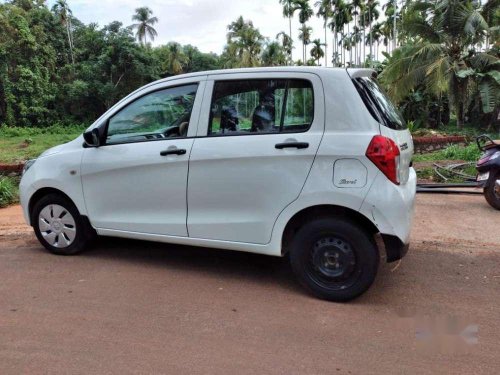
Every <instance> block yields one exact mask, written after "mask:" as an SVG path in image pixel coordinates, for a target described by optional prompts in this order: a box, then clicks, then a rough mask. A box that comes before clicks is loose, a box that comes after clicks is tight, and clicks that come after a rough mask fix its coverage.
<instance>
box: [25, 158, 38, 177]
mask: <svg viewBox="0 0 500 375" xmlns="http://www.w3.org/2000/svg"><path fill="white" fill-rule="evenodd" d="M35 161H36V159H31V160H28V161H26V163H24V167H23V174H25V173H26V172H27V171H28V169H30V168H31V166H32V165H33V164H35Z"/></svg>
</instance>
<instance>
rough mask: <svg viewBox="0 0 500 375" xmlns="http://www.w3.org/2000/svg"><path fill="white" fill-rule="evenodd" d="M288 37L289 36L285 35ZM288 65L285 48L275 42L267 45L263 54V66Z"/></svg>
mask: <svg viewBox="0 0 500 375" xmlns="http://www.w3.org/2000/svg"><path fill="white" fill-rule="evenodd" d="M285 35H286V36H287V37H288V35H287V34H285ZM286 63H287V56H286V53H285V50H284V48H283V46H282V45H281V44H280V43H279V42H277V41H273V42H271V43H269V44H268V45H267V47H266V48H265V49H264V52H262V65H263V66H283V65H286Z"/></svg>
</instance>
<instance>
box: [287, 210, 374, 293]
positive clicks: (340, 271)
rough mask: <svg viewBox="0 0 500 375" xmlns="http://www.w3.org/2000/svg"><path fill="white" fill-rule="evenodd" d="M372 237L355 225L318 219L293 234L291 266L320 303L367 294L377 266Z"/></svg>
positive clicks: (331, 219) (300, 280)
mask: <svg viewBox="0 0 500 375" xmlns="http://www.w3.org/2000/svg"><path fill="white" fill-rule="evenodd" d="M379 260H380V256H379V252H378V248H377V245H376V244H375V241H374V239H373V237H371V236H370V235H369V234H368V233H366V232H365V231H364V230H363V229H362V228H360V227H359V226H358V225H356V224H354V223H352V222H350V221H346V220H341V219H338V218H319V219H315V220H313V221H310V222H308V223H306V224H305V225H304V226H302V227H301V228H300V229H299V231H298V232H297V233H296V235H295V237H294V239H293V240H292V243H291V247H290V263H291V266H292V269H293V271H294V273H295V275H296V276H297V278H298V280H299V282H300V283H301V284H302V285H303V286H304V287H305V288H306V289H308V290H309V291H310V292H312V294H314V295H315V296H316V297H319V298H321V299H325V300H329V301H335V302H345V301H349V300H352V299H354V298H356V297H358V296H360V295H361V294H363V293H364V292H366V291H367V290H368V288H369V287H370V286H371V285H372V284H373V281H374V280H375V276H376V274H377V270H378V265H379Z"/></svg>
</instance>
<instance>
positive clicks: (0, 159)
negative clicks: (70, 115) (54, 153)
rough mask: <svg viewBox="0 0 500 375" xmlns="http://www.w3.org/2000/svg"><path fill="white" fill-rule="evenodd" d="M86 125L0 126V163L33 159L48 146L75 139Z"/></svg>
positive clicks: (13, 162)
mask: <svg viewBox="0 0 500 375" xmlns="http://www.w3.org/2000/svg"><path fill="white" fill-rule="evenodd" d="M87 126H88V125H82V126H76V125H72V126H61V125H54V126H49V127H44V128H32V127H26V128H23V127H0V164H2V163H4V164H15V163H21V162H23V161H25V160H28V159H33V158H35V157H37V156H38V155H40V154H41V153H42V152H43V151H45V150H47V149H48V148H51V147H54V146H57V145H59V144H62V143H66V142H69V141H71V140H73V139H75V138H76V137H77V136H78V135H80V134H82V132H83V131H84V130H85V128H86V127H87Z"/></svg>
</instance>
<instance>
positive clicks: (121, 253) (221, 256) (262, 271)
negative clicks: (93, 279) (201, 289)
mask: <svg viewBox="0 0 500 375" xmlns="http://www.w3.org/2000/svg"><path fill="white" fill-rule="evenodd" d="M81 256H82V257H90V258H100V259H107V260H112V261H117V262H130V263H133V264H136V265H138V266H146V267H148V268H149V267H159V268H163V269H175V270H176V271H186V272H199V273H205V274H213V275H217V277H218V278H223V279H237V280H244V281H247V282H251V283H257V284H266V283H273V284H277V285H279V286H280V287H283V288H286V289H288V290H290V291H294V292H296V293H301V292H302V293H303V290H302V289H301V287H300V285H299V284H298V283H297V282H296V281H295V278H294V274H293V272H292V270H291V267H290V265H289V262H288V257H287V256H285V257H274V256H267V255H260V254H252V253H245V252H240V251H230V250H222V249H213V248H205V247H195V246H185V245H174V244H167V243H158V242H149V241H140V240H130V239H121V238H111V237H102V238H99V239H98V240H97V241H96V242H95V243H94V245H93V246H92V248H91V249H89V250H88V251H85V252H84V253H82V254H81Z"/></svg>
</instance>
